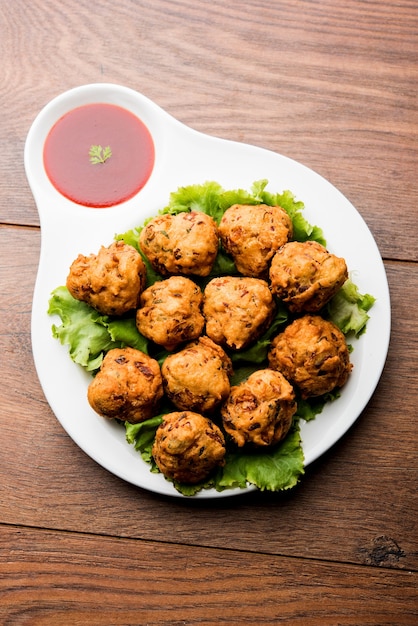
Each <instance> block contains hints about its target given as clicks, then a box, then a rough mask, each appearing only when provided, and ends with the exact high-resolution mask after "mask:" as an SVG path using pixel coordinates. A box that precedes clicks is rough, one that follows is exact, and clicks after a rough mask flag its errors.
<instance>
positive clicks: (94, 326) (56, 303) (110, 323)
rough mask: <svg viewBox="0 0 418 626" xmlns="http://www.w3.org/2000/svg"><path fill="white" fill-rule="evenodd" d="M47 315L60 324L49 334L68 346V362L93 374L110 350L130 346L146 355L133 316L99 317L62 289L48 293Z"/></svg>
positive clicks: (54, 326)
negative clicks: (59, 321)
mask: <svg viewBox="0 0 418 626" xmlns="http://www.w3.org/2000/svg"><path fill="white" fill-rule="evenodd" d="M48 314H49V315H58V316H59V317H60V319H61V322H62V323H61V325H59V326H57V325H56V324H53V325H52V335H53V337H55V338H56V339H58V340H59V341H60V342H61V344H62V345H68V346H69V354H70V357H71V359H72V360H73V361H74V362H75V363H77V364H78V365H81V366H82V367H84V368H85V369H86V370H87V371H89V372H93V371H95V370H97V369H98V368H99V367H100V363H101V361H102V359H103V356H104V354H105V353H106V352H108V351H109V350H112V349H113V348H123V347H125V346H130V347H131V348H136V349H138V350H142V352H147V340H146V339H145V338H144V337H143V336H142V335H141V334H140V333H139V332H138V330H137V328H136V325H135V318H134V317H126V318H112V317H109V316H107V315H101V314H100V313H98V312H97V311H96V310H95V309H93V308H92V307H90V306H89V305H88V304H86V303H85V302H80V301H79V300H76V299H75V298H73V297H72V295H71V294H70V292H69V291H68V289H67V288H66V287H63V286H62V287H57V288H56V289H54V291H53V292H52V294H51V298H50V301H49V308H48Z"/></svg>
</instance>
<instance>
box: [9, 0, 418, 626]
mask: <svg viewBox="0 0 418 626" xmlns="http://www.w3.org/2000/svg"><path fill="white" fill-rule="evenodd" d="M417 32H418V6H417V3H416V2H415V0H414V1H413V0H409V1H408V0H400V1H399V2H396V3H392V2H389V1H387V0H385V1H381V2H376V1H374V0H366V1H364V0H347V2H344V3H335V2H332V1H331V0H321V1H318V2H314V1H312V0H283V1H282V0H278V1H277V2H276V1H272V0H245V1H241V0H240V1H237V2H233V3H225V2H221V1H220V0H213V1H212V2H210V3H208V2H205V1H204V0H193V1H192V0H173V1H170V0H118V2H110V0H109V1H108V0H98V1H97V2H95V3H91V2H89V1H88V0H78V1H70V2H66V3H59V2H55V1H54V0H31V2H26V1H24V0H13V2H11V1H10V0H0V58H1V63H0V111H1V116H0V146H1V149H0V289H1V291H0V294H1V298H0V355H1V356H0V380H1V381H2V394H1V400H0V407H1V408H0V428H1V431H0V432H1V440H0V441H1V451H0V624H1V626H3V625H4V626H6V625H7V626H9V625H13V626H15V625H26V624H30V625H31V626H34V625H36V626H38V625H40V624H42V625H43V624H48V625H49V624H53V625H61V624H62V625H65V626H66V625H77V624H83V625H84V624H93V625H96V624H98V625H105V626H108V625H113V624H115V625H117V624H132V625H143V624H144V625H145V624H146V625H154V624H170V625H172V626H177V625H180V624H182V625H184V624H200V625H201V626H206V625H209V624H215V623H224V624H231V625H235V624H241V623H242V624H254V625H256V624H276V623H289V624H296V625H299V624H301V625H305V624H306V625H311V624H312V625H315V626H320V625H321V626H322V625H330V626H334V625H336V624H341V625H350V626H361V625H363V624H365V625H366V624H367V625H369V624H375V625H377V626H384V625H393V626H397V625H402V624H408V625H409V624H410V625H411V626H412V625H415V624H416V623H418V598H417V593H416V589H417V570H418V554H417V522H416V519H417V498H416V481H417V465H418V464H417V457H418V449H417V448H418V446H417V436H416V418H417V415H418V409H417V407H418V373H417V372H418V368H417V363H418V341H417V336H418V324H417V315H416V311H417V310H418V265H417V261H418V245H417V236H418V226H417V222H418V220H417V218H418V211H417V205H418V185H417V130H418V114H417V95H416V94H417V90H416V85H417V79H418V44H417V41H418V40H417ZM93 82H113V83H119V84H123V85H126V86H129V87H132V88H134V89H137V90H138V91H140V92H142V93H143V94H144V95H146V96H147V97H149V98H151V99H152V100H154V101H155V102H157V104H159V105H160V106H162V107H163V108H164V109H165V110H167V111H168V112H169V113H170V114H172V115H173V116H175V117H176V118H177V119H179V120H180V121H182V122H184V123H185V124H188V125H190V126H191V127H193V128H195V129H197V130H200V131H203V132H206V133H209V134H213V135H216V136H220V137H225V138H227V139H232V140H237V141H243V142H248V143H252V144H255V145H260V146H263V147H265V148H268V149H271V150H274V151H276V152H279V153H281V154H285V155H286V156H289V157H291V158H294V159H296V160H298V161H300V162H302V163H304V164H305V165H307V166H308V167H311V168H312V169H314V170H316V171H317V172H318V173H320V174H321V175H323V176H324V177H326V178H327V179H328V180H330V181H331V182H332V183H333V184H334V185H335V186H336V187H337V188H339V189H340V190H341V191H342V192H343V193H344V195H346V196H347V197H348V198H349V200H350V201H351V202H352V203H353V204H354V206H356V208H357V209H358V211H359V212H360V213H361V215H362V216H363V218H364V219H365V221H366V222H367V224H368V225H369V227H370V229H371V231H372V233H373V234H374V236H375V239H376V242H377V244H378V246H379V249H380V252H381V254H382V257H383V260H384V265H385V268H386V271H387V276H388V282H389V287H390V292H391V300H392V335H391V344H390V348H389V354H388V359H387V362H386V366H385V369H384V371H383V374H382V378H381V380H380V382H379V385H378V387H377V389H376V392H375V394H374V395H373V397H372V399H371V400H370V402H369V404H368V406H367V407H366V409H365V410H364V411H363V413H362V415H361V416H360V418H359V419H358V420H357V422H356V423H355V424H354V425H353V427H352V428H351V429H350V430H349V432H348V433H347V434H346V436H344V437H343V438H342V439H341V440H340V441H339V442H338V443H337V444H336V445H335V446H334V447H333V448H332V449H331V450H330V451H328V452H327V453H326V454H325V455H323V456H322V457H321V458H320V459H319V460H318V461H316V462H315V463H314V464H312V465H311V466H309V467H308V468H307V471H306V475H305V477H304V478H303V480H302V482H301V484H300V485H299V486H298V487H297V488H296V489H294V490H292V491H291V492H288V493H284V494H268V493H251V494H246V495H243V496H238V497H234V498H230V499H221V500H217V501H204V500H198V501H197V500H196V501H195V500H193V499H179V498H170V497H161V496H158V495H156V494H152V493H149V492H147V491H144V490H141V489H139V488H136V487H134V486H132V485H130V484H128V483H125V482H123V481H122V480H120V479H119V478H117V477H115V476H113V475H112V474H110V473H109V472H107V471H106V470H104V469H103V468H102V467H100V466H99V465H97V464H96V463H95V462H94V461H92V460H91V459H90V458H89V457H88V456H86V455H85V454H84V453H83V452H82V451H81V450H80V449H79V448H78V447H77V446H76V444H75V443H74V442H73V441H72V440H71V439H70V438H69V437H68V435H67V434H66V433H65V431H64V430H63V429H62V427H61V426H60V424H59V423H58V421H57V419H56V418H55V416H54V414H53V413H52V411H51V409H50V408H49V406H48V404H47V402H46V400H45V398H44V395H43V393H42V389H41V387H40V384H39V381H38V379H37V375H36V371H35V367H34V364H33V358H32V350H31V336H30V319H31V306H32V294H33V289H34V284H35V279H36V271H37V263H38V258H39V251H40V245H41V233H40V229H39V218H38V213H37V209H36V206H35V203H34V200H33V197H32V195H31V193H30V189H29V186H28V184H27V181H26V177H25V171H24V166H23V150H24V144H25V139H26V135H27V132H28V130H29V127H30V124H31V123H32V121H33V119H34V118H35V117H36V115H37V113H38V112H39V110H40V109H41V108H42V107H43V106H44V105H45V104H46V103H47V102H48V101H49V100H50V99H51V98H53V97H54V96H56V95H59V94H60V93H61V92H63V91H65V90H67V89H70V88H71V87H74V86H78V85H81V84H84V83H93ZM343 227H344V225H343V224H342V228H343ZM63 236H65V233H63Z"/></svg>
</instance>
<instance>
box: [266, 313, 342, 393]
mask: <svg viewBox="0 0 418 626" xmlns="http://www.w3.org/2000/svg"><path fill="white" fill-rule="evenodd" d="M268 361H269V365H270V367H271V368H273V369H276V370H278V371H279V372H282V374H283V375H284V376H285V378H287V379H288V380H289V381H290V382H291V383H293V384H294V385H296V386H297V387H299V389H300V392H301V396H302V398H309V397H314V396H320V395H322V394H324V393H328V392H330V391H333V389H335V388H339V387H342V386H343V385H344V384H345V383H346V381H347V378H348V376H349V374H350V372H351V369H352V364H351V363H350V356H349V352H348V348H347V344H346V341H345V337H344V335H343V333H342V332H341V331H340V330H339V328H337V326H335V324H333V323H332V322H329V321H327V320H324V319H323V318H322V317H320V316H319V315H304V316H303V317H300V318H298V319H296V320H295V321H294V322H292V323H291V324H289V326H287V327H286V328H285V330H284V331H283V332H282V333H280V334H279V335H277V336H276V337H275V338H274V339H273V341H272V343H271V347H270V350H269V353H268Z"/></svg>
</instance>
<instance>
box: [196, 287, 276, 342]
mask: <svg viewBox="0 0 418 626" xmlns="http://www.w3.org/2000/svg"><path fill="white" fill-rule="evenodd" d="M274 310H275V305H274V300H273V297H272V294H271V292H270V289H269V287H268V285H267V283H266V282H265V281H264V280H262V279H259V278H251V277H243V276H242V277H237V276H223V277H220V278H214V279H212V280H211V281H210V282H209V283H208V284H207V285H206V288H205V290H204V292H203V315H204V317H205V320H206V334H207V335H208V337H210V339H212V340H213V341H214V342H215V343H218V344H221V345H223V344H226V345H227V346H229V347H230V348H232V349H233V350H239V349H241V348H245V347H247V346H248V345H249V344H250V343H252V342H253V341H255V340H256V339H258V338H259V337H260V335H261V334H262V333H263V332H264V330H265V329H266V328H267V327H268V326H269V324H270V322H271V320H272V318H273V315H274Z"/></svg>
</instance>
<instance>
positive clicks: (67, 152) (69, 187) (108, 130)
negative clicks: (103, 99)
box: [44, 103, 155, 208]
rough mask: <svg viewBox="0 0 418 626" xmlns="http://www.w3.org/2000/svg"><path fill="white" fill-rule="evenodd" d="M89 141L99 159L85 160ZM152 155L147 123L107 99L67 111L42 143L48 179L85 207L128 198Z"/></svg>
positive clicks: (146, 175)
mask: <svg viewBox="0 0 418 626" xmlns="http://www.w3.org/2000/svg"><path fill="white" fill-rule="evenodd" d="M92 146H95V147H96V148H95V152H96V154H99V155H101V156H103V155H104V157H105V158H104V160H103V162H102V161H99V162H97V163H92V162H91V158H90V157H91V149H92ZM108 148H110V151H111V155H110V156H109V154H108V153H109V150H108ZM106 149H107V151H106ZM105 151H106V152H105ZM154 160H155V151H154V143H153V140H152V137H151V134H150V132H149V130H148V129H147V127H146V126H145V125H144V124H143V123H142V122H141V120H140V119H138V118H137V117H136V116H135V115H134V114H133V113H131V112H130V111H128V110H126V109H124V108H122V107H119V106H116V105H113V104H104V103H97V104H87V105H84V106H81V107H78V108H76V109H73V110H72V111H69V112H68V113H66V114H65V115H64V116H63V117H61V118H60V119H59V120H58V121H57V122H56V123H55V125H54V126H53V127H52V129H51V130H50V132H49V134H48V136H47V138H46V141H45V145H44V167H45V171H46V173H47V175H48V178H49V179H50V181H51V183H52V184H53V185H54V187H55V188H56V189H57V190H58V191H59V192H60V193H61V194H62V195H63V196H65V197H66V198H69V199H70V200H72V201H73V202H76V203H77V204H81V205H83V206H88V207H96V208H104V207H110V206H114V205H116V204H120V203H121V202H125V201H126V200H129V198H132V196H134V195H135V194H136V193H137V192H138V191H140V190H141V189H142V187H143V186H144V185H145V183H146V182H147V180H148V179H149V177H150V175H151V172H152V169H153V167H154Z"/></svg>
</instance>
